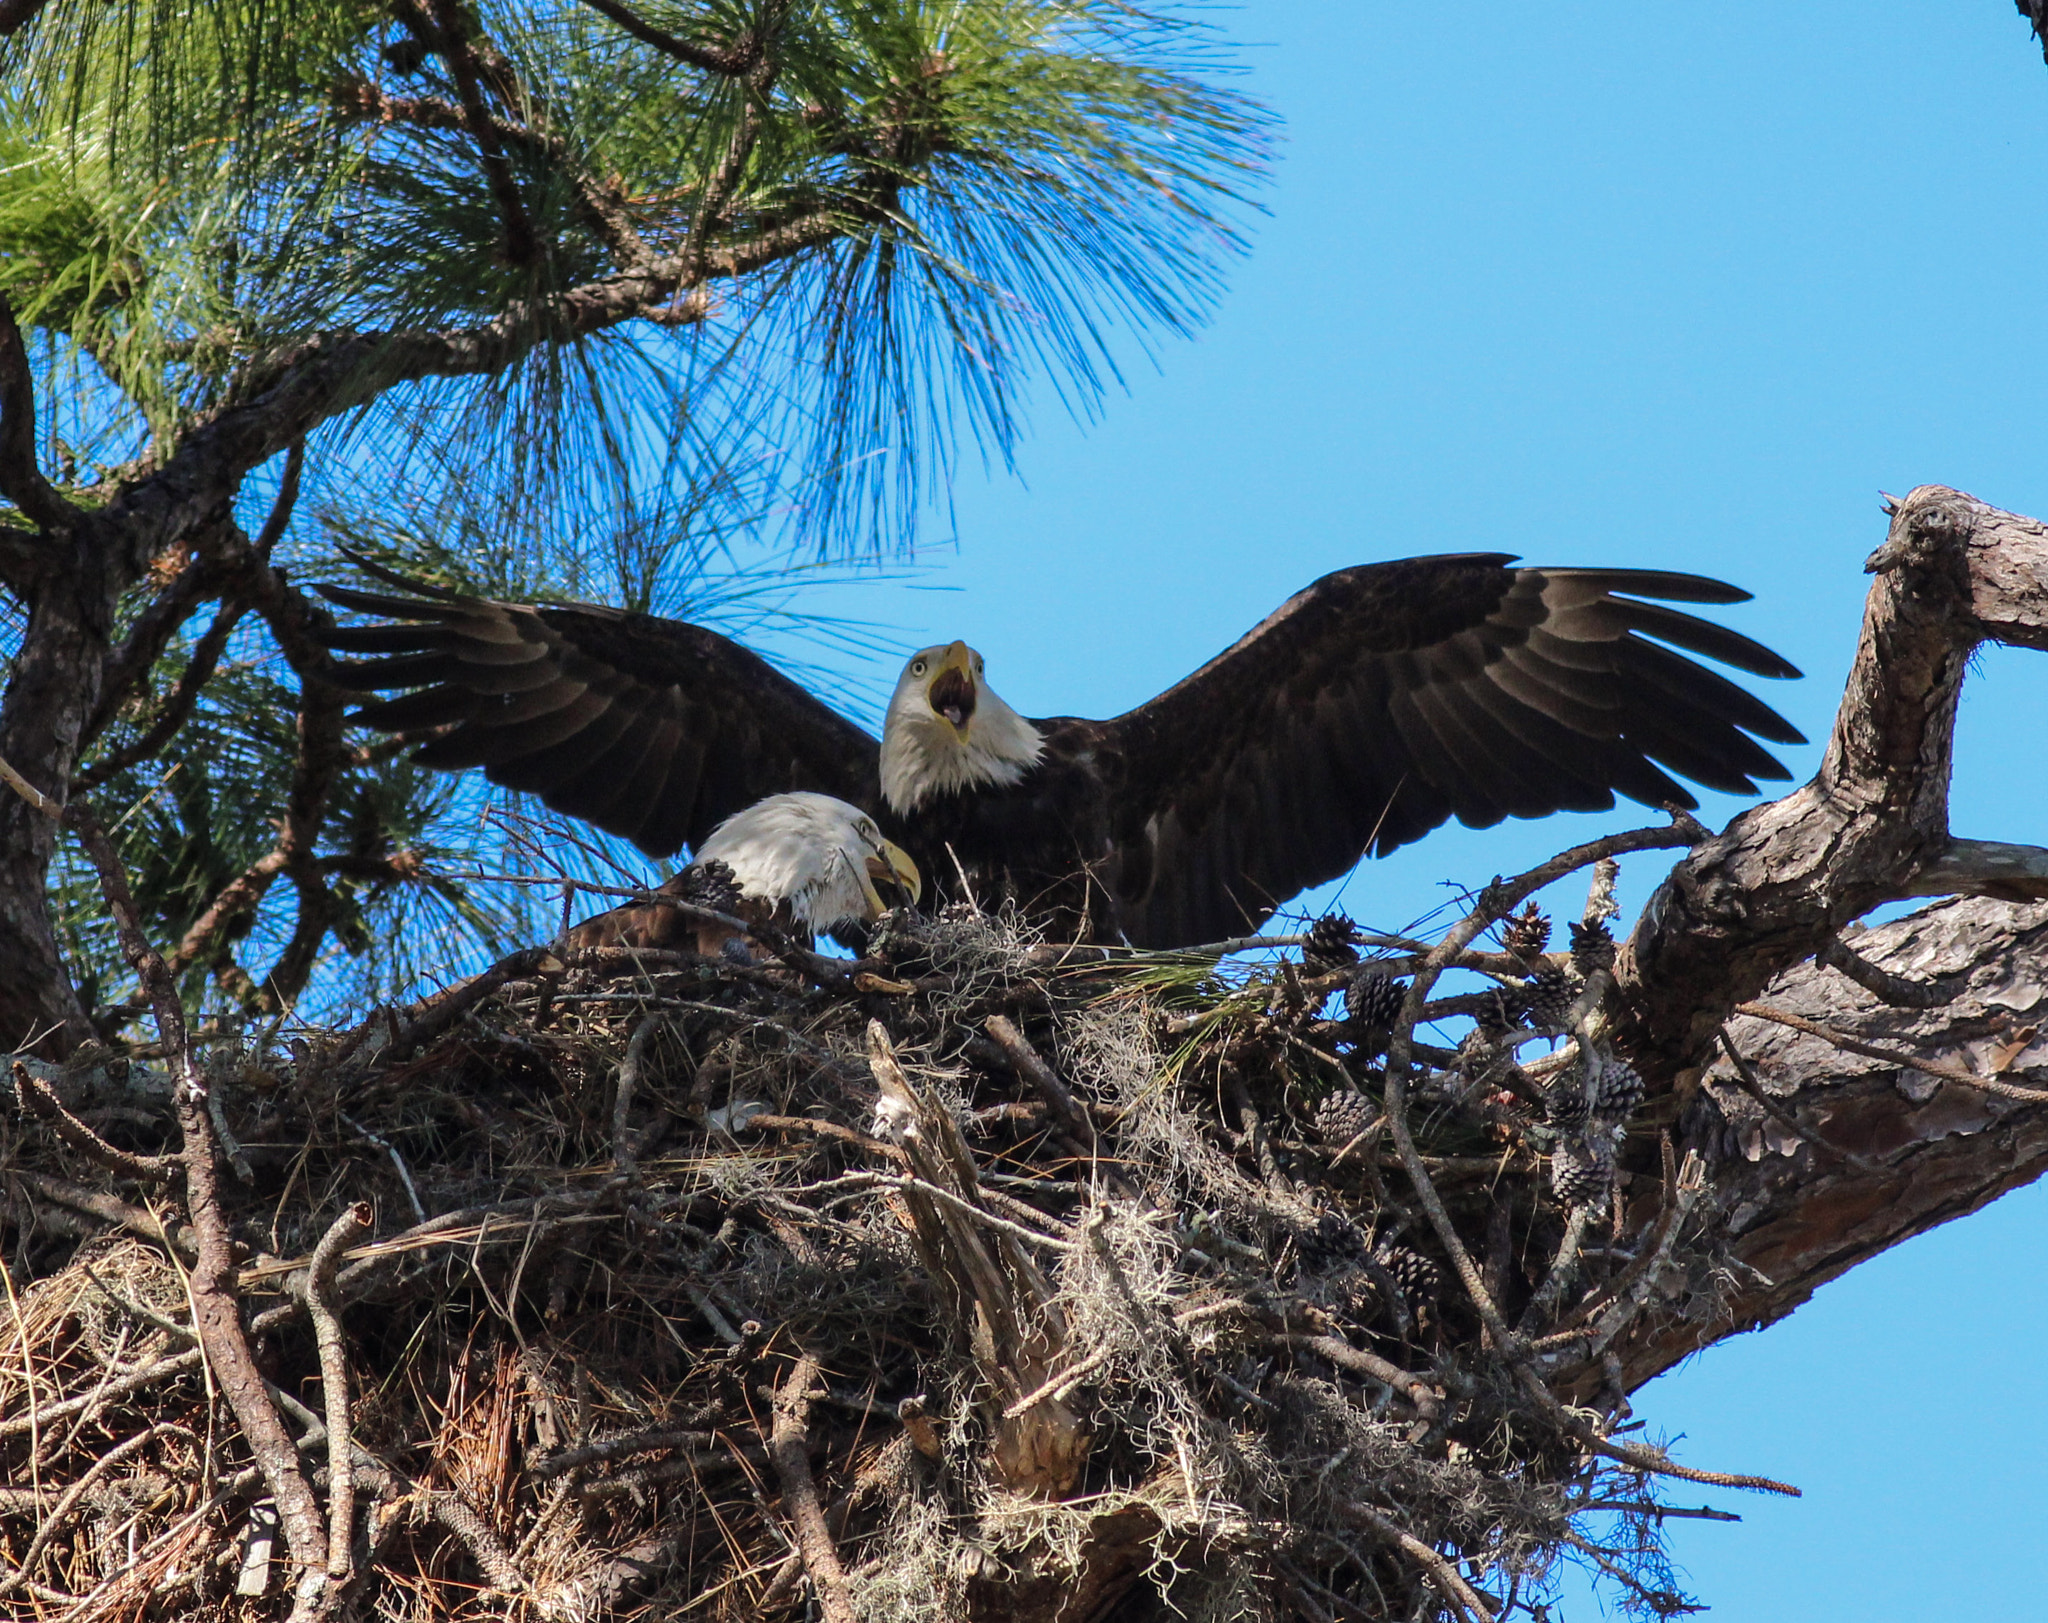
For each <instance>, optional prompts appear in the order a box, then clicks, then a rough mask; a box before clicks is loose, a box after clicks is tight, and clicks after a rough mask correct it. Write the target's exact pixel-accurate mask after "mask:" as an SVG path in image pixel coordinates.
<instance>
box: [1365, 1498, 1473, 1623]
mask: <svg viewBox="0 0 2048 1623" xmlns="http://www.w3.org/2000/svg"><path fill="white" fill-rule="evenodd" d="M1338 1510H1339V1511H1340V1513H1341V1514H1343V1515H1344V1516H1346V1517H1347V1518H1349V1519H1350V1520H1351V1521H1353V1522H1355V1523H1356V1524H1357V1525H1358V1526H1360V1527H1363V1528H1365V1529H1366V1530H1367V1531H1368V1532H1371V1533H1374V1534H1376V1535H1377V1536H1378V1537H1380V1538H1382V1539H1384V1540H1386V1542H1387V1543H1389V1544H1392V1545H1393V1546H1394V1547H1395V1548H1396V1549H1398V1550H1400V1551H1401V1553H1402V1554H1403V1555H1405V1556H1407V1557H1408V1558H1409V1560H1411V1561H1413V1562H1414V1563H1415V1564H1416V1565H1417V1566H1419V1567H1421V1568H1422V1570H1423V1571H1424V1572H1426V1573H1428V1574H1429V1577H1430V1581H1431V1582H1432V1583H1433V1584H1434V1585H1435V1586H1436V1591H1437V1593H1438V1594H1440V1595H1442V1596H1443V1598H1444V1599H1445V1600H1446V1601H1447V1602H1448V1603H1449V1604H1450V1605H1451V1606H1452V1607H1453V1608H1454V1609H1455V1610H1456V1611H1457V1613H1458V1615H1459V1616H1460V1617H1462V1618H1466V1619H1469V1620H1471V1623H1493V1613H1492V1611H1491V1610H1489V1609H1488V1607H1487V1604H1486V1602H1485V1601H1483V1600H1481V1599H1480V1598H1479V1594H1478V1591H1476V1590H1475V1589H1473V1587H1472V1586H1471V1585H1470V1584H1468V1583H1467V1582H1465V1580H1464V1579H1463V1578H1462V1577H1460V1576H1459V1575H1458V1569H1457V1568H1456V1567H1454V1566H1452V1565H1451V1564H1450V1562H1448V1561H1446V1560H1445V1559H1444V1558H1443V1556H1441V1555H1440V1554H1438V1553H1437V1552H1436V1551H1435V1550H1433V1549H1431V1548H1430V1547H1429V1546H1428V1545H1427V1544H1425V1543H1423V1542H1422V1540H1421V1539H1419V1538H1417V1537H1416V1536H1415V1535H1414V1534H1413V1533H1411V1532H1409V1531H1408V1530H1407V1529H1406V1528H1404V1527H1397V1526H1396V1525H1395V1524H1394V1523H1393V1522H1392V1521H1390V1520H1388V1519H1387V1518H1386V1517H1385V1516H1382V1515H1381V1514H1380V1513H1379V1512H1378V1511H1377V1510H1374V1509H1373V1508H1372V1506H1370V1505H1364V1504H1360V1503H1359V1502H1358V1501H1357V1500H1355V1499H1348V1500H1346V1501H1344V1502H1343V1503H1342V1504H1341V1505H1339V1506H1338Z"/></svg>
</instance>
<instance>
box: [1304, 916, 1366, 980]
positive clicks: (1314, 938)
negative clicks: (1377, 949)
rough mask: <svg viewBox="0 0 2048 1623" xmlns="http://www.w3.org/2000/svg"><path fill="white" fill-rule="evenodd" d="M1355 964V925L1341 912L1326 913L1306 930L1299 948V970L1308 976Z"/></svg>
mask: <svg viewBox="0 0 2048 1623" xmlns="http://www.w3.org/2000/svg"><path fill="white" fill-rule="evenodd" d="M1357 962H1358V926H1357V925H1355V924H1353V923H1352V922H1351V920H1349V919H1348V918H1346V917H1345V916H1344V915H1343V914H1342V913H1325V914H1324V915H1323V916H1322V917H1321V918H1319V919H1317V920H1316V921H1315V923H1313V924H1311V925H1310V926H1309V928H1308V944H1307V945H1306V946H1304V947H1303V948H1302V949H1301V967H1302V968H1303V969H1305V970H1307V971H1308V972H1309V973H1310V974H1311V975H1327V974H1329V973H1330V972H1331V971H1332V970H1337V969H1342V968H1344V967H1345V965H1347V964H1355V963H1357Z"/></svg>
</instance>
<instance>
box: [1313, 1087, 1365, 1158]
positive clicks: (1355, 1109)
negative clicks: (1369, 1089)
mask: <svg viewBox="0 0 2048 1623" xmlns="http://www.w3.org/2000/svg"><path fill="white" fill-rule="evenodd" d="M1378 1114H1379V1111H1378V1109H1377V1108H1376V1107H1375V1106H1374V1104H1373V1102H1372V1101H1371V1100H1370V1099H1368V1098H1367V1097H1366V1096H1365V1095H1364V1094H1362V1093H1360V1092H1359V1091H1358V1090H1357V1089H1356V1088H1345V1087H1338V1088H1332V1089H1331V1090H1330V1091H1329V1092H1328V1093H1326V1094H1324V1095H1323V1097H1322V1098H1321V1099H1320V1100H1319V1101H1317V1104H1316V1109H1315V1117H1314V1126H1315V1130H1316V1136H1317V1137H1318V1138H1320V1139H1321V1140H1322V1141H1323V1142H1324V1143H1325V1144H1328V1145H1330V1146H1331V1147H1332V1148H1333V1149H1340V1150H1341V1149H1342V1148H1343V1147H1344V1146H1345V1145H1346V1144H1349V1143H1350V1142H1351V1141H1352V1140H1353V1139H1354V1138H1356V1137H1357V1136H1358V1135H1359V1134H1360V1133H1362V1132H1364V1131H1365V1130H1366V1128H1368V1127H1370V1126H1371V1125H1372V1124H1373V1120H1374V1118H1375V1117H1376V1116H1378Z"/></svg>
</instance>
